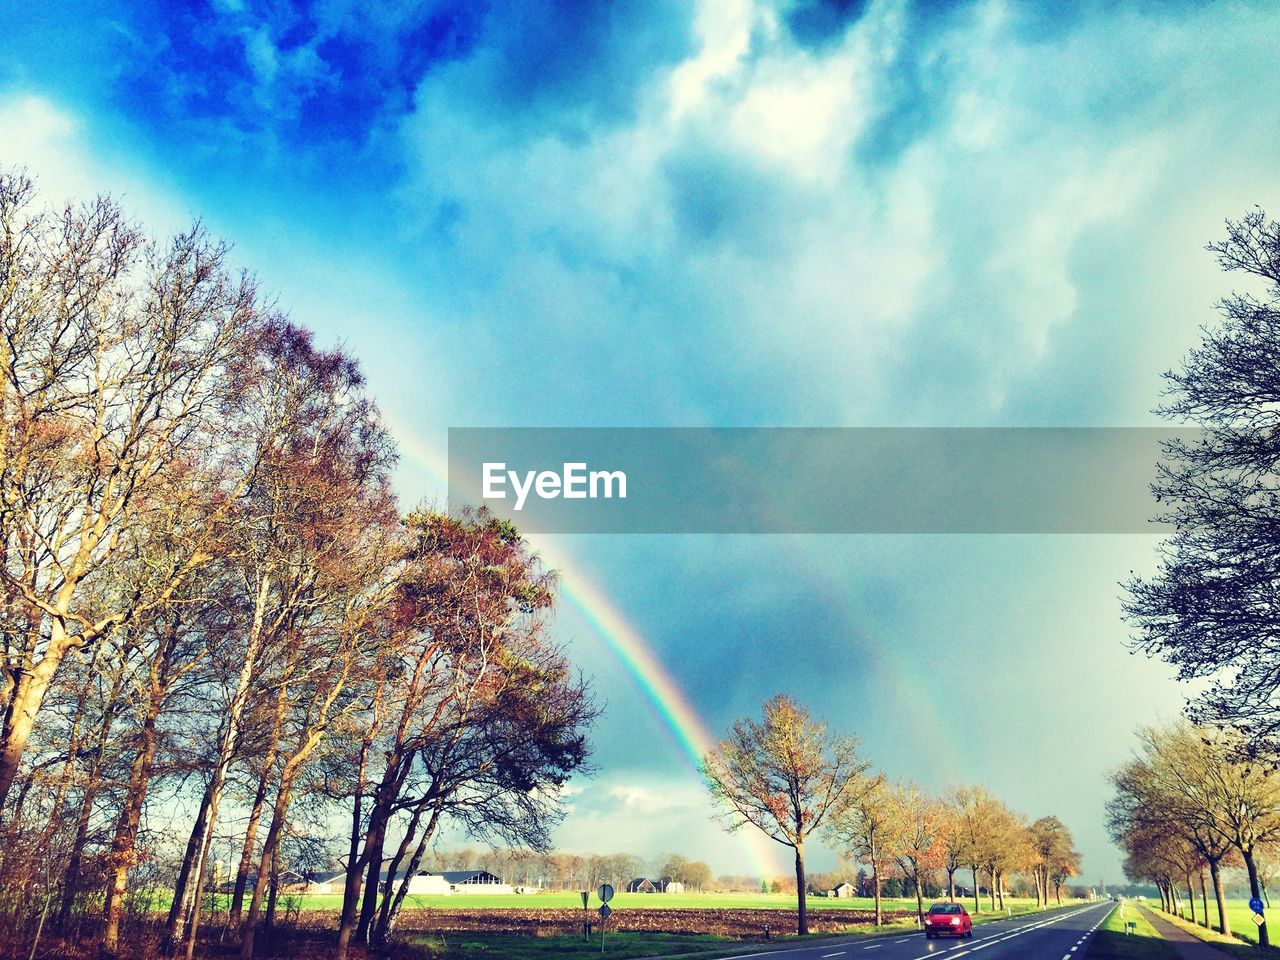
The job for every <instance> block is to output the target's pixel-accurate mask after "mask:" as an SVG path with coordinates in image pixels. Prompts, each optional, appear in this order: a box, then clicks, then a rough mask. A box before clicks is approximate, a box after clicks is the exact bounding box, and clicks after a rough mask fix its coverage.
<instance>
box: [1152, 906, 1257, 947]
mask: <svg viewBox="0 0 1280 960" xmlns="http://www.w3.org/2000/svg"><path fill="white" fill-rule="evenodd" d="M1152 909H1156V908H1155V906H1154V905H1152ZM1267 914H1268V916H1269V917H1270V922H1269V923H1268V924H1267V932H1268V933H1270V934H1271V943H1272V945H1275V944H1277V943H1280V907H1277V909H1276V910H1275V911H1274V912H1273V911H1270V910H1269V911H1267ZM1184 919H1185V918H1184ZM1196 919H1197V920H1203V917H1201V916H1200V903H1199V901H1197V902H1196ZM1227 919H1228V921H1229V922H1230V924H1231V933H1232V934H1233V935H1234V936H1236V937H1239V938H1241V939H1243V940H1247V941H1248V942H1249V943H1257V942H1258V925H1257V924H1255V923H1254V922H1253V911H1252V910H1250V909H1249V905H1248V904H1247V903H1241V902H1240V901H1238V900H1228V901H1227ZM1209 922H1210V924H1212V926H1213V929H1214V930H1217V928H1218V908H1217V906H1215V905H1214V903H1213V901H1212V900H1210V901H1209Z"/></svg>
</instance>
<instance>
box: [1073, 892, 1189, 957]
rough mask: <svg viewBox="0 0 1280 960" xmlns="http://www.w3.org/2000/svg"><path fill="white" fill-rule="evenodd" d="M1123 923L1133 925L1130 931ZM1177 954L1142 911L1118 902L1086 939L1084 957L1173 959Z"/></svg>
mask: <svg viewBox="0 0 1280 960" xmlns="http://www.w3.org/2000/svg"><path fill="white" fill-rule="evenodd" d="M1126 923H1133V924H1134V925H1135V929H1134V932H1133V933H1126V932H1125V924H1126ZM1177 956H1178V952H1177V950H1175V949H1174V947H1173V945H1172V944H1169V943H1166V942H1165V940H1164V939H1163V938H1161V936H1160V934H1158V933H1156V931H1155V928H1154V927H1153V926H1151V924H1150V922H1148V920H1147V918H1146V917H1145V916H1143V914H1142V911H1140V910H1139V909H1138V908H1137V907H1136V906H1134V905H1132V904H1124V903H1121V904H1119V905H1117V907H1116V909H1114V910H1112V911H1111V913H1110V914H1108V916H1107V919H1106V920H1105V921H1104V922H1103V924H1102V926H1100V927H1099V928H1098V932H1097V933H1095V934H1094V936H1093V939H1092V940H1091V941H1089V953H1088V955H1087V960H1174V958H1176V957H1177Z"/></svg>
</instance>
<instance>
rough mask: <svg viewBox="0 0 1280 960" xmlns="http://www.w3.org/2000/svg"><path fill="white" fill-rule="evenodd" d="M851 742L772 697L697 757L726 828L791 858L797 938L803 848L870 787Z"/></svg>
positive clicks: (804, 921) (804, 923) (802, 907)
mask: <svg viewBox="0 0 1280 960" xmlns="http://www.w3.org/2000/svg"><path fill="white" fill-rule="evenodd" d="M857 746H858V742H857V740H856V739H854V738H851V737H841V736H835V735H832V734H830V733H828V731H827V728H826V725H825V724H822V723H818V722H815V721H814V720H812V719H810V717H809V711H808V710H806V709H805V708H804V707H801V706H800V705H799V704H797V703H796V702H795V701H794V700H792V699H791V698H790V697H788V696H785V695H783V694H779V695H777V696H775V697H772V698H771V699H769V700H767V701H765V704H764V717H763V719H762V721H761V722H760V723H756V722H755V721H754V720H750V719H743V720H739V721H737V722H736V723H735V724H734V725H733V730H732V731H731V732H730V734H729V737H728V739H726V740H724V741H723V742H721V743H720V745H719V746H718V747H717V748H716V749H715V750H713V751H712V752H711V753H709V754H707V756H706V757H704V758H703V764H702V766H703V775H704V776H705V778H706V781H707V786H708V788H709V789H710V791H711V795H712V797H713V798H715V800H716V802H717V803H718V804H719V805H720V808H721V810H722V811H723V812H722V817H723V821H724V823H725V825H726V826H727V827H728V829H730V830H737V829H739V828H740V827H743V826H745V825H748V824H750V825H751V826H752V827H755V828H756V829H757V830H760V831H762V832H763V833H764V834H765V836H767V837H769V838H770V839H771V840H774V841H776V842H777V843H780V844H782V845H783V846H786V847H790V848H791V849H792V850H793V851H794V853H795V868H796V896H797V904H798V913H797V921H796V929H797V932H798V933H800V934H801V935H802V936H803V935H805V934H807V933H808V932H809V923H808V913H807V911H806V903H805V877H804V845H805V842H806V841H807V840H808V839H809V837H811V836H812V835H813V834H814V833H815V832H816V831H817V830H818V829H819V828H821V827H822V826H823V825H824V824H825V823H826V821H827V819H828V818H830V817H835V816H836V815H838V814H839V813H841V812H842V811H843V810H844V809H845V808H846V807H848V805H849V804H850V803H851V802H853V801H854V800H855V799H857V797H858V796H859V795H860V794H861V793H863V792H864V791H866V790H868V789H870V787H869V784H868V781H867V778H866V773H867V770H868V769H869V765H868V764H867V763H865V762H863V761H861V760H860V759H858V754H857Z"/></svg>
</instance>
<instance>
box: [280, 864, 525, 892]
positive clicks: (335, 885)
mask: <svg viewBox="0 0 1280 960" xmlns="http://www.w3.org/2000/svg"><path fill="white" fill-rule="evenodd" d="M282 879H283V877H282ZM403 879H404V874H403V873H397V874H396V876H395V879H394V883H396V884H397V885H398V884H399V883H400V881H401V880H403ZM346 882H347V875H346V873H344V872H343V871H341V870H331V871H328V872H321V873H312V874H309V875H308V876H307V878H306V880H305V881H303V883H302V886H301V889H302V891H303V892H304V893H315V894H329V893H342V892H343V890H344V889H345V887H346ZM378 885H379V886H381V887H383V888H385V887H386V885H387V871H386V870H383V871H382V872H381V873H380V874H379V875H378ZM515 892H516V890H515V888H514V887H512V886H511V884H509V883H507V882H506V881H504V880H503V879H502V878H501V877H499V876H497V875H495V874H492V873H490V872H489V871H487V870H445V871H442V872H441V873H425V872H424V873H417V874H414V876H413V877H412V878H411V879H410V880H409V893H410V895H412V896H419V897H430V896H436V897H447V896H449V895H450V894H454V893H493V894H502V893H515Z"/></svg>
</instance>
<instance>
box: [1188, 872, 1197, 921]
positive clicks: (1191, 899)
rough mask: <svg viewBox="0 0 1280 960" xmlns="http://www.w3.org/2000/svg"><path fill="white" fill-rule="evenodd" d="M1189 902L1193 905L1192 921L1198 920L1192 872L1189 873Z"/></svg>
mask: <svg viewBox="0 0 1280 960" xmlns="http://www.w3.org/2000/svg"><path fill="white" fill-rule="evenodd" d="M1187 904H1188V905H1189V906H1190V907H1191V922H1192V923H1195V922H1196V889H1195V886H1194V885H1193V884H1192V881H1191V874H1190V873H1188V874H1187Z"/></svg>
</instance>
